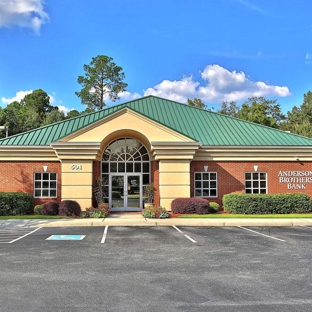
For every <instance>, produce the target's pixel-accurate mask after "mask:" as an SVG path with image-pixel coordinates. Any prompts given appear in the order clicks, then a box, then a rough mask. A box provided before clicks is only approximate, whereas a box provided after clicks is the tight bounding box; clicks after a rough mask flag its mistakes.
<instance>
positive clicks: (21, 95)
mask: <svg viewBox="0 0 312 312" xmlns="http://www.w3.org/2000/svg"><path fill="white" fill-rule="evenodd" d="M32 92H33V90H30V91H18V92H16V94H15V96H13V97H12V98H5V97H2V98H1V101H2V103H3V104H6V105H8V104H11V103H12V102H14V101H17V102H20V101H21V100H22V99H23V98H24V97H25V96H26V95H27V94H30V93H32Z"/></svg>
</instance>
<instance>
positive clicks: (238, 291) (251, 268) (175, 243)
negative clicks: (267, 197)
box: [0, 226, 312, 312]
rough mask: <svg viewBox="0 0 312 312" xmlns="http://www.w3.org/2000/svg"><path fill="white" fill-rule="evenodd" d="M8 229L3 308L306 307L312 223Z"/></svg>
mask: <svg viewBox="0 0 312 312" xmlns="http://www.w3.org/2000/svg"><path fill="white" fill-rule="evenodd" d="M8 229H9V228H6V229H0V254H1V259H2V263H1V271H0V272H1V273H0V278H1V297H0V298H1V299H0V311H16V312H18V311H127V312H128V311H212V312H215V311H218V312H219V311H220V312H221V311H222V312H228V311H231V312H232V311H241V312H245V311H246V312H247V311H252V312H260V311H261V312H262V311H283V312H285V311H292V312H293V311H311V308H312V298H311V293H312V276H311V275H312V274H311V269H310V266H311V262H312V260H311V259H312V245H311V238H312V227H304V226H301V227H299V226H298V227H173V226H172V227H113V226H112V227H61V228H37V229H34V228H28V232H27V231H26V232H27V233H25V230H26V229H25V228H24V232H23V233H22V232H19V231H20V230H21V229H18V228H10V230H11V232H10V235H11V236H10V237H15V238H13V239H14V241H13V242H8V241H6V242H2V243H1V239H3V235H5V234H7V233H4V230H5V231H8ZM22 234H23V235H22ZM14 235H15V236H14ZM18 235H20V236H18ZM52 235H58V236H57V237H56V239H57V238H59V239H64V238H65V239H66V238H67V239H69V240H55V239H51V240H47V239H48V238H50V237H51V236H52ZM67 235H69V236H67ZM73 235H82V236H83V237H82V238H81V237H80V240H73V238H75V237H74V236H73ZM16 237H17V238H18V237H21V238H20V239H16Z"/></svg>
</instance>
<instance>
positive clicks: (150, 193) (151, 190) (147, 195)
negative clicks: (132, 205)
mask: <svg viewBox="0 0 312 312" xmlns="http://www.w3.org/2000/svg"><path fill="white" fill-rule="evenodd" d="M154 195H155V187H154V184H153V183H151V184H148V185H145V186H144V189H143V201H144V203H149V204H152V203H154Z"/></svg>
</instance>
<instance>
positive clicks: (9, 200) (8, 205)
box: [0, 192, 33, 216]
mask: <svg viewBox="0 0 312 312" xmlns="http://www.w3.org/2000/svg"><path fill="white" fill-rule="evenodd" d="M32 207H33V197H32V195H30V194H26V193H22V192H0V215H1V216H8V215H26V214H31V212H32Z"/></svg>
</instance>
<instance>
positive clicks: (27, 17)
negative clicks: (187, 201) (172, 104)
mask: <svg viewBox="0 0 312 312" xmlns="http://www.w3.org/2000/svg"><path fill="white" fill-rule="evenodd" d="M311 12H312V2H311V1H308V0H192V1H191V0H157V1H156V0H149V1H146V0H131V1H130V0H114V1H108V0H101V1H99V0H79V1H77V0H76V1H71V0H45V1H44V0H0V42H1V48H0V106H1V107H2V108H4V107H5V106H6V105H7V104H9V103H10V102H12V101H14V100H20V99H21V98H23V97H24V96H25V95H26V94H27V93H30V92H32V90H36V89H39V88H41V89H43V90H44V91H46V92H47V93H48V94H49V95H50V98H51V103H52V104H53V105H57V106H59V107H60V108H62V109H63V110H64V111H65V112H66V111H68V110H70V109H77V110H78V111H82V110H84V109H85V106H84V105H82V104H81V103H80V99H79V98H78V97H77V96H76V95H75V91H80V85H79V84H78V83H77V77H78V76H79V75H83V74H84V71H83V65H84V64H88V63H90V62H91V58H92V57H93V56H97V55H100V54H103V55H108V56H110V57H112V58H113V59H114V61H115V63H116V64H117V65H119V66H121V67H122V68H123V70H124V72H125V75H126V79H125V82H127V83H128V88H127V92H125V93H124V94H122V97H121V100H120V101H119V102H124V101H128V100H131V99H134V98H138V97H142V96H145V95H151V94H152V95H157V96H160V97H163V98H169V99H172V100H176V101H179V102H182V103H185V102H186V100H187V99H188V98H190V99H194V98H200V99H202V100H203V101H204V102H205V103H206V104H208V107H210V108H212V107H214V108H216V109H218V107H219V105H220V103H221V102H222V101H223V100H228V101H232V100H233V101H236V102H238V103H242V102H244V101H245V100H247V98H248V97H253V96H264V97H266V98H269V99H277V100H278V102H279V103H280V104H281V106H282V109H283V111H285V112H286V111H287V110H291V108H292V107H293V106H294V105H297V106H299V105H301V104H302V98H303V94H304V93H306V92H308V91H309V90H311V91H312V14H311ZM107 104H108V105H109V106H111V105H114V103H109V102H108V103H107Z"/></svg>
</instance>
